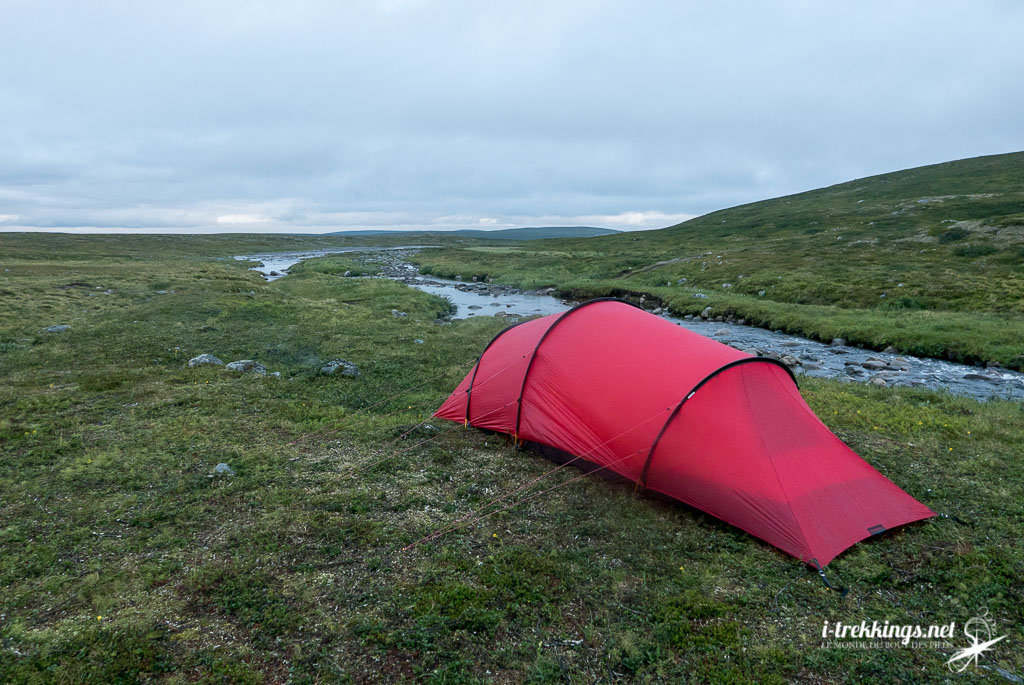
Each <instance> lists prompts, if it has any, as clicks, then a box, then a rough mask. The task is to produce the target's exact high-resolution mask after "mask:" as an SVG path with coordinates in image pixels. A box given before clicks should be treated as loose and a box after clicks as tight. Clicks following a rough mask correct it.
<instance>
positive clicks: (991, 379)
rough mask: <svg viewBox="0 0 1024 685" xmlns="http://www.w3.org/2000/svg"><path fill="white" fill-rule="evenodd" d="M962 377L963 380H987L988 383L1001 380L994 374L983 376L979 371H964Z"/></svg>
mask: <svg viewBox="0 0 1024 685" xmlns="http://www.w3.org/2000/svg"><path fill="white" fill-rule="evenodd" d="M963 379H964V380H965V381H988V382H989V383H998V382H999V381H1001V380H1002V379H1001V378H998V377H996V376H985V375H982V374H980V373H965V374H964V375H963Z"/></svg>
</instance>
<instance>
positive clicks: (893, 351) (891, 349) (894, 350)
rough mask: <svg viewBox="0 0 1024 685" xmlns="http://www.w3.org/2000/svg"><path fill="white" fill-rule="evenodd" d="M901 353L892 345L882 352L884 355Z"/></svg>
mask: <svg viewBox="0 0 1024 685" xmlns="http://www.w3.org/2000/svg"><path fill="white" fill-rule="evenodd" d="M899 353H900V351H899V350H897V349H896V348H895V347H893V346H892V345H889V346H888V347H886V348H885V349H884V350H882V354H899Z"/></svg>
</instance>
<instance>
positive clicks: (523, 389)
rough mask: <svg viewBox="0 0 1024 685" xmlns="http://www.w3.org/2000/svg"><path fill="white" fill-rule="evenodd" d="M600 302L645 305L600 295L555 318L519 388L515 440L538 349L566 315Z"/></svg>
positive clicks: (540, 342)
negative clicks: (527, 384) (528, 381)
mask: <svg viewBox="0 0 1024 685" xmlns="http://www.w3.org/2000/svg"><path fill="white" fill-rule="evenodd" d="M598 302H619V303H621V304H626V305H629V306H630V307H636V308H637V309H639V310H640V311H643V307H641V306H640V305H638V304H635V303H633V302H629V301H628V300H623V299H620V298H618V297H598V298H595V299H593V300H587V301H586V302H581V303H580V304H578V305H576V306H575V307H573V308H572V309H570V310H568V311H567V312H564V313H563V314H562V315H561V316H560V317H558V318H557V319H555V320H554V322H553V323H552V324H551V325H550V326H548V329H547V330H546V331H544V335H542V336H540V340H538V341H537V345H536V347H534V348H533V353H532V354H531V355H530V361H529V362H528V363H527V364H526V371H525V372H524V373H523V385H522V387H520V388H519V399H518V400H517V406H516V428H515V432H514V433H512V438H513V439H514V440H519V420H520V419H521V418H522V415H523V393H524V392H526V380H527V379H528V378H529V377H530V369H532V368H533V361H534V360H535V359H536V358H537V351H538V350H540V346H541V345H543V344H544V341H545V340H546V339H547V337H548V336H549V335H550V334H551V331H553V330H555V327H556V326H557V325H558V324H560V323H562V322H563V321H564V320H565V319H566V317H568V316H569V315H570V314H572V313H574V312H578V311H579V310H581V309H583V308H584V307H586V306H589V305H592V304H597V303H598Z"/></svg>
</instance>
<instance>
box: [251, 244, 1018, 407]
mask: <svg viewBox="0 0 1024 685" xmlns="http://www.w3.org/2000/svg"><path fill="white" fill-rule="evenodd" d="M417 247H419V246H417ZM415 249H416V247H412V246H408V247H394V248H380V247H353V248H344V249H336V250H318V251H310V252H288V253H271V254H263V255H251V256H238V257H235V259H244V260H252V261H258V262H260V265H259V266H257V267H254V269H255V270H256V271H259V272H260V273H262V274H263V275H264V278H266V279H267V280H274V279H276V278H280V277H281V276H284V275H286V274H287V270H288V268H290V267H291V266H293V265H295V264H297V263H298V262H300V261H302V260H304V259H311V258H314V257H322V256H325V255H328V254H337V253H343V252H362V253H372V256H370V257H368V258H367V262H369V263H371V264H372V263H376V264H377V265H378V268H379V271H378V273H377V277H384V278H390V279H392V280H396V281H400V282H402V283H405V284H407V285H409V286H412V287H414V288H418V289H419V290H422V291H424V292H428V293H431V294H434V295H440V296H441V297H446V298H448V299H449V300H450V301H451V302H452V303H453V304H454V305H455V306H456V312H455V314H454V315H453V316H452V318H455V319H465V318H469V317H472V316H501V317H505V318H508V319H509V320H510V323H512V322H515V321H518V320H519V319H520V318H521V317H525V316H536V315H545V314H555V313H558V312H563V311H565V310H567V309H569V308H571V307H572V306H574V305H575V304H578V303H576V302H566V301H563V300H559V299H557V298H555V297H553V296H552V295H551V294H550V292H548V291H542V292H529V291H522V290H519V289H517V288H511V287H508V286H502V285H497V284H493V283H476V282H470V283H466V282H462V281H454V280H449V279H444V278H437V277H434V276H424V275H421V274H420V273H419V272H418V271H417V270H416V267H415V266H413V265H412V264H410V263H408V262H407V261H405V260H406V258H407V257H408V256H409V253H410V252H412V251H414V250H415ZM654 313H657V314H658V315H659V316H661V317H662V318H664V319H666V320H667V321H671V322H673V323H675V324H678V325H680V326H684V327H686V328H688V329H689V330H692V331H694V332H696V333H700V334H701V335H704V336H707V337H709V338H713V339H715V340H717V341H719V342H722V343H725V344H727V345H731V346H733V347H737V348H739V349H742V350H745V351H748V352H750V353H752V354H760V355H762V356H769V357H775V358H777V359H781V360H783V361H785V362H786V363H787V364H789V365H790V366H791V367H792V368H793V370H794V371H795V372H796V373H798V374H804V375H807V376H817V377H821V378H833V379H837V380H840V381H843V382H851V383H853V382H862V383H864V382H869V383H874V384H877V385H887V386H897V387H900V386H902V387H907V386H917V387H925V388H930V389H946V390H949V391H950V392H952V393H955V394H958V395H967V396H969V397H974V398H976V399H981V400H986V399H991V398H994V397H999V398H1003V399H1014V400H1024V373H1019V372H1016V371H1009V370H1006V369H1001V368H988V369H986V368H981V367H976V366H967V365H964V364H957V363H954V362H948V361H943V360H941V359H930V358H925V357H913V356H909V355H900V354H887V353H885V352H875V351H872V350H865V349H862V348H859V347H854V346H849V345H828V344H825V343H820V342H817V341H814V340H809V339H808V338H803V337H800V336H796V335H789V334H787V333H782V332H781V331H769V330H766V329H763V328H757V327H755V326H747V325H741V324H738V323H734V322H728V321H722V320H720V317H718V319H719V320H712V319H707V320H705V319H702V318H700V317H691V316H687V317H683V318H680V317H675V316H671V315H669V314H666V313H663V312H661V311H660V310H654Z"/></svg>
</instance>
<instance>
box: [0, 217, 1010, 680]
mask: <svg viewBox="0 0 1024 685" xmlns="http://www.w3.org/2000/svg"><path fill="white" fill-rule="evenodd" d="M245 240H248V239H245ZM259 240H261V241H264V242H263V243H262V247H261V248H260V249H273V248H275V247H276V245H275V243H274V241H275V240H276V239H274V238H268V237H263V238H259ZM64 241H65V237H60V236H31V237H12V236H4V237H3V241H2V244H3V247H4V251H3V257H0V267H2V268H3V269H8V270H0V547H2V549H3V550H4V553H3V555H0V681H2V682H12V683H18V682H136V681H139V680H149V681H156V682H166V683H178V682H193V681H204V682H252V683H258V682H285V681H294V682H370V681H376V682H405V681H414V680H417V681H428V682H439V683H459V682H494V683H503V682H537V683H547V682H566V681H568V682H587V683H590V682H666V681H668V682H684V681H685V682H755V681H756V682H793V681H799V682H823V681H824V682H862V681H865V680H882V679H885V680H890V681H914V682H940V681H941V682H946V681H948V680H949V679H951V678H954V679H955V678H956V677H955V676H951V675H950V674H949V672H948V670H947V669H946V667H945V666H944V665H943V661H944V660H945V659H946V658H948V656H949V651H951V650H949V651H942V650H860V651H851V650H842V649H831V648H822V647H821V646H820V642H821V638H820V631H821V627H822V623H823V621H824V620H829V621H836V620H842V621H844V622H856V623H859V622H860V621H861V620H865V619H866V620H872V619H874V620H879V621H881V620H886V619H888V620H891V621H893V622H900V623H924V624H928V623H933V622H935V623H939V622H948V621H950V620H956V621H957V622H958V625H959V624H962V622H963V621H965V620H966V619H968V618H970V617H972V616H974V615H977V614H978V613H979V612H980V611H981V610H982V609H983V608H987V609H988V611H989V613H990V615H991V616H992V617H994V618H995V619H996V621H997V625H998V629H999V631H1000V633H999V634H1003V633H1008V634H1009V637H1008V638H1007V639H1006V640H1004V643H1003V644H1001V645H999V646H997V647H996V648H995V649H994V650H993V651H991V652H989V653H987V654H986V655H984V656H983V657H982V663H983V664H986V665H998V666H1000V667H1002V668H1004V669H1006V670H1008V671H1010V672H1013V673H1017V674H1021V673H1024V657H1022V653H1021V651H1020V649H1019V648H1018V647H1019V645H1020V644H1021V639H1022V638H1024V610H1022V607H1024V596H1022V590H1021V585H1020V582H1019V579H1020V577H1021V575H1022V572H1024V548H1022V542H1021V536H1020V526H1021V516H1022V514H1024V508H1022V503H1024V485H1022V483H1024V466H1022V463H1021V457H1020V455H1021V445H1022V444H1024V408H1022V406H1021V405H1020V404H1018V403H1009V402H1000V401H994V402H988V403H978V402H975V401H972V400H968V399H964V398H958V397H954V396H951V395H947V394H937V393H931V392H926V391H922V390H910V389H897V390H892V389H879V388H871V387H866V386H859V385H843V384H839V383H832V382H828V381H823V380H816V379H811V378H807V379H804V380H802V381H801V383H802V387H803V393H804V395H805V397H806V398H807V400H808V402H809V403H810V405H811V407H812V408H813V409H814V410H815V411H816V412H817V413H818V415H819V416H821V417H822V418H823V420H825V422H826V423H827V424H828V425H829V426H830V427H831V428H832V429H833V430H834V431H835V432H836V433H837V434H838V435H839V436H840V437H841V438H843V439H844V440H845V441H846V442H847V443H848V444H850V445H851V446H852V447H853V448H854V449H855V450H857V451H858V452H859V453H860V454H861V455H863V456H864V457H865V458H866V459H867V460H868V461H869V462H871V463H872V464H874V465H875V466H876V467H877V468H879V469H880V470H881V471H882V472H883V473H884V474H885V475H887V476H888V477H890V478H891V479H893V480H894V481H895V482H896V483H898V484H899V485H900V486H901V487H903V488H904V489H906V490H907V491H908V492H909V493H910V494H911V495H913V496H915V497H917V498H919V499H921V500H922V501H923V502H925V503H926V504H929V505H931V506H932V507H934V508H936V509H938V510H940V511H949V512H950V513H955V514H957V515H959V516H961V517H963V518H965V519H968V520H969V521H971V522H972V523H973V525H972V526H970V527H967V526H960V525H957V524H954V523H952V522H949V521H929V522H925V523H921V524H917V525H912V526H908V527H905V528H903V529H900V530H897V531H893V532H891V533H888V534H886V535H884V536H881V537H879V538H874V539H872V540H870V541H868V542H865V543H862V544H859V545H856V546H855V547H853V548H852V549H851V550H849V551H848V552H847V553H845V554H843V555H841V556H840V557H839V558H838V559H837V560H836V561H835V562H833V564H832V565H830V566H829V572H830V574H831V575H832V578H833V579H835V580H838V581H840V582H842V583H843V584H845V585H847V586H849V587H850V588H851V591H850V595H849V596H848V597H847V598H846V599H845V600H844V599H840V597H839V595H838V594H837V593H834V592H830V591H828V590H826V589H825V588H824V587H823V586H822V584H821V583H820V581H819V579H818V578H817V576H816V574H815V573H813V572H812V571H810V570H809V569H807V568H805V567H803V566H801V565H800V564H799V562H797V561H796V560H794V559H792V558H790V557H787V556H786V555H784V554H782V553H781V552H779V551H778V550H776V549H774V548H772V547H770V546H768V545H766V544H763V543H760V542H759V541H757V540H756V539H754V538H752V537H751V536H749V535H746V534H744V533H742V532H740V531H738V530H736V529H734V528H731V527H730V526H728V525H726V524H724V523H722V522H720V521H717V520H715V519H713V518H711V517H708V516H705V515H703V514H701V513H699V512H697V511H694V510H692V509H688V508H686V507H684V506H681V505H676V504H671V503H668V502H664V501H660V500H655V499H650V498H646V497H643V496H637V495H636V494H634V492H633V490H632V488H631V487H628V486H624V485H621V484H617V483H613V482H610V481H606V480H603V479H601V478H598V477H588V478H585V479H582V480H579V481H577V482H574V483H571V484H569V485H567V486H566V487H562V488H559V489H557V490H554V491H552V492H550V493H548V494H547V495H545V496H544V497H541V498H537V499H534V500H530V501H529V502H527V503H525V504H523V505H522V506H519V507H516V508H513V509H511V510H509V511H507V512H503V513H500V514H497V515H495V516H492V517H489V518H487V519H484V520H483V521H481V522H479V523H477V524H475V525H470V526H467V527H465V528H463V529H460V530H457V531H455V532H453V533H451V534H449V535H447V536H445V537H442V538H440V539H438V540H435V541H430V542H428V543H426V544H422V545H419V546H416V547H414V548H412V549H411V550H408V551H403V548H404V547H406V546H407V545H409V544H410V543H413V542H415V541H417V540H419V539H420V538H422V537H423V536H425V535H427V534H429V533H431V532H432V531H434V530H436V529H437V528H439V527H441V526H443V525H445V524H447V523H450V522H452V521H454V520H456V519H457V518H459V517H461V516H463V515H465V514H466V513H468V512H470V511H473V510H475V509H477V508H478V507H481V506H483V505H484V504H485V503H486V502H488V501H489V500H491V499H492V498H493V497H495V496H497V495H499V494H501V493H506V492H509V491H511V490H512V489H514V488H515V487H517V486H519V485H521V484H525V483H526V482H527V481H529V480H530V479H532V478H536V477H537V476H540V475H541V474H543V473H544V472H546V471H548V470H549V469H550V468H551V464H550V462H547V461H545V460H543V459H541V458H540V457H538V456H536V455H534V454H532V453H528V452H518V451H516V450H514V449H513V448H512V447H511V445H510V444H509V442H508V441H507V440H505V439H504V438H503V437H501V436H497V435H488V434H485V433H482V432H479V431H475V430H465V429H462V428H460V427H458V426H455V425H450V424H442V423H438V422H432V424H431V425H433V426H435V427H436V429H437V430H434V429H431V428H429V427H424V426H419V427H417V426H418V424H420V423H421V422H422V421H424V420H425V419H426V417H428V416H429V414H430V412H431V411H432V410H433V409H434V408H435V407H436V406H437V405H438V404H439V403H440V401H441V400H443V398H444V397H446V396H447V393H448V392H450V390H451V388H452V387H454V386H455V384H456V383H457V382H458V380H459V379H460V378H461V376H462V374H464V373H465V371H466V370H467V369H468V366H467V364H468V363H471V362H472V361H473V359H474V357H475V355H476V354H477V353H478V352H479V350H480V349H482V348H483V346H484V345H485V344H486V343H487V341H488V340H490V338H491V337H492V336H493V335H494V334H495V333H497V332H498V330H500V328H501V327H502V326H503V325H504V324H503V323H501V322H500V321H496V320H494V319H490V318H486V317H474V319H471V320H468V321H459V322H455V323H453V324H441V323H437V322H436V321H435V320H436V319H437V317H438V315H439V314H440V313H443V312H444V311H445V309H446V307H447V304H446V303H445V302H444V301H442V300H439V299H438V298H435V297H432V296H429V295H426V294H424V293H421V292H419V291H415V290H412V289H409V288H406V287H405V286H402V285H400V284H396V283H392V282H388V281H383V280H375V279H362V278H344V277H342V276H341V274H343V273H344V271H345V270H351V267H352V264H350V263H349V262H348V260H347V258H346V257H345V256H344V255H342V256H338V257H331V258H326V259H322V260H317V261H314V262H310V263H308V264H306V265H305V266H304V267H302V268H298V269H295V271H294V273H293V275H290V276H288V277H286V278H283V279H279V280H277V281H274V282H271V283H267V282H264V281H262V280H261V279H260V278H259V277H258V275H257V274H255V273H253V272H249V271H246V269H245V266H246V265H245V264H243V263H238V262H234V261H233V260H228V261H223V260H220V259H218V258H220V257H224V256H230V255H233V254H237V253H242V252H245V251H246V250H245V245H237V244H232V243H231V242H230V240H228V239H224V240H217V241H208V240H207V239H202V238H200V239H192V238H175V239H173V240H170V239H159V241H157V240H156V239H153V242H149V241H148V240H146V239H138V240H137V241H128V242H126V243H124V244H120V245H119V244H117V243H114V242H109V241H108V240H107V239H106V238H104V237H95V238H88V239H87V238H79V237H76V238H75V239H74V240H72V241H70V242H68V243H65V242H64ZM284 249H287V248H284ZM118 250H121V252H120V253H119V252H118ZM107 291H110V292H109V293H108V292H107ZM161 291H162V293H163V294H161ZM392 309H399V310H402V311H405V312H408V314H409V315H408V316H407V317H404V318H396V317H394V316H392V315H391V310H392ZM57 323H65V324H68V325H70V326H71V330H70V331H68V332H66V333H60V334H48V333H43V332H41V331H42V329H43V328H45V327H46V326H49V325H52V324H57ZM417 339H418V340H423V341H424V342H423V343H422V344H418V343H416V342H415V340H417ZM203 352H209V353H212V354H215V355H217V356H219V357H220V358H221V359H223V360H225V361H231V360H234V359H256V360H258V361H260V362H262V363H263V364H265V365H266V366H267V367H268V368H269V370H270V371H272V372H280V373H281V375H280V377H274V376H268V377H255V376H249V375H236V374H233V373H230V372H227V371H224V370H223V369H221V368H211V367H205V368H195V369H189V368H187V367H186V365H185V364H186V361H187V360H188V359H189V358H190V357H192V356H195V355H197V354H199V353H203ZM336 357H341V358H344V359H347V360H350V361H352V362H354V363H356V364H357V365H358V366H359V368H360V370H361V371H362V376H361V377H360V378H358V379H348V378H339V377H326V376H322V375H320V374H318V373H317V369H318V368H319V366H320V364H321V363H322V362H324V361H326V360H329V359H332V358H336ZM221 462H226V463H228V464H229V465H230V466H231V468H232V469H233V470H234V472H235V475H234V476H216V477H215V476H214V474H213V469H214V467H215V465H216V464H218V463H221ZM576 475H578V472H576V471H573V470H572V469H562V470H559V471H558V472H556V473H555V474H554V475H553V476H550V477H548V478H547V479H545V480H544V481H542V482H541V484H540V485H538V486H537V489H539V488H540V487H550V486H553V485H557V484H559V483H563V482H566V481H568V480H569V479H570V478H573V477H575V476H576ZM961 646H963V645H961V644H959V643H958V644H956V645H955V647H957V648H959V647H961ZM972 674H973V675H974V676H976V677H978V678H982V677H984V676H985V675H990V674H989V672H986V671H980V670H978V671H975V670H973V668H972Z"/></svg>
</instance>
